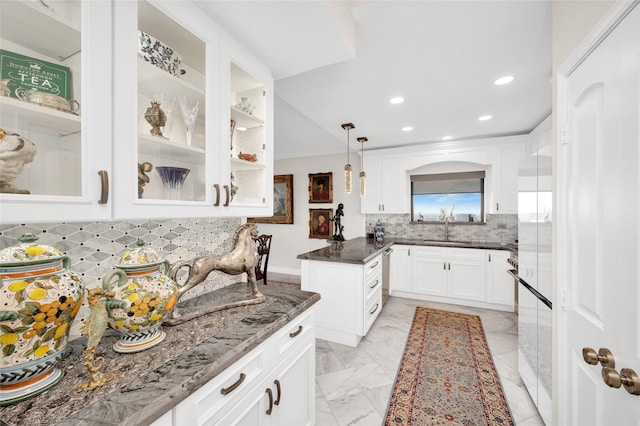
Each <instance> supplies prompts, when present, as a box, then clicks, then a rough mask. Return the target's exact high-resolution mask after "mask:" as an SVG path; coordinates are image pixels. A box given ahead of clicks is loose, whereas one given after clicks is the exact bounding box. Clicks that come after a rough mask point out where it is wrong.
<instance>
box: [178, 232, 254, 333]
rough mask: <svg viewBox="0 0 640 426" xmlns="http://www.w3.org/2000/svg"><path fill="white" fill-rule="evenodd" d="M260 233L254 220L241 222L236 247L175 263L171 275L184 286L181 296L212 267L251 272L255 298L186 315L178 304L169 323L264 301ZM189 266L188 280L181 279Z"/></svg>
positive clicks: (248, 273)
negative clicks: (259, 270)
mask: <svg viewBox="0 0 640 426" xmlns="http://www.w3.org/2000/svg"><path fill="white" fill-rule="evenodd" d="M257 235H258V229H257V227H256V225H255V224H253V223H246V224H244V225H242V226H240V227H239V228H238V229H237V230H236V233H235V235H234V242H233V245H234V247H233V250H231V251H230V252H229V253H227V254H223V255H222V256H213V255H209V256H200V257H196V258H195V259H192V260H184V261H181V262H177V263H175V264H173V265H172V266H171V269H170V271H169V277H170V278H171V279H172V280H173V281H175V282H176V283H177V284H178V286H179V287H180V288H179V290H178V300H180V297H182V295H183V294H185V293H186V292H187V291H189V290H190V289H192V288H193V287H195V286H196V285H198V284H200V283H201V282H203V281H204V280H205V279H207V277H208V276H209V274H210V273H211V272H212V271H221V272H224V273H226V274H230V275H238V274H242V273H245V272H246V273H247V276H248V281H249V285H250V286H251V293H252V296H253V297H252V298H250V299H246V300H240V301H236V302H231V303H227V304H224V305H220V306H215V307H212V308H210V309H208V310H207V311H199V312H197V313H196V312H194V313H192V315H189V318H182V314H181V313H180V312H179V311H178V309H177V307H176V309H174V310H173V313H172V315H171V319H172V320H174V321H171V320H169V321H167V322H168V323H169V324H172V323H173V324H178V323H180V322H183V321H186V320H188V319H191V318H194V317H196V316H199V315H204V314H208V313H211V312H215V311H220V310H223V309H229V308H236V307H239V306H247V305H254V304H258V303H262V302H264V301H265V300H266V299H265V297H264V295H263V294H262V293H261V292H260V290H258V285H257V283H256V269H255V267H256V265H257V263H258V250H257V248H256V245H255V242H254V241H253V237H256V236H257ZM185 267H187V268H189V275H188V276H187V279H186V281H185V282H184V284H180V283H179V282H178V280H177V279H176V278H177V274H178V271H179V270H180V269H182V268H185Z"/></svg>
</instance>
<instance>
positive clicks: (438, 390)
mask: <svg viewBox="0 0 640 426" xmlns="http://www.w3.org/2000/svg"><path fill="white" fill-rule="evenodd" d="M513 424H514V423H513V419H512V418H511V413H510V412H509V407H508V406H507V402H506V400H505V397H504V394H503V392H502V386H501V385H500V380H499V378H498V373H497V372H496V368H495V365H494V364H493V360H492V358H491V353H490V352H489V347H488V346H487V341H486V338H485V335H484V330H483V329H482V324H481V322H480V318H479V317H477V316H475V315H465V314H459V313H456V312H449V311H442V310H437V309H430V308H425V307H420V306H419V307H417V308H416V313H415V316H414V317H413V324H412V326H411V331H410V333H409V337H408V339H407V345H406V347H405V351H404V355H403V356H402V362H401V364H400V368H399V370H398V376H397V377H396V382H395V385H394V389H393V394H392V395H391V401H390V402H389V407H388V408H387V415H386V421H385V426H391V425H403V426H409V425H464V426H472V425H473V426H478V425H513Z"/></svg>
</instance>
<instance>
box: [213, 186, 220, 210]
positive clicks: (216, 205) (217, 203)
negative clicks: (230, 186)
mask: <svg viewBox="0 0 640 426" xmlns="http://www.w3.org/2000/svg"><path fill="white" fill-rule="evenodd" d="M213 187H214V188H215V189H216V202H215V203H213V206H214V207H218V206H219V205H220V185H219V184H217V183H214V184H213Z"/></svg>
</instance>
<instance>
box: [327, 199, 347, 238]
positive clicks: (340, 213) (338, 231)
mask: <svg viewBox="0 0 640 426" xmlns="http://www.w3.org/2000/svg"><path fill="white" fill-rule="evenodd" d="M343 208H344V204H342V203H340V204H338V209H337V210H336V214H335V215H334V216H333V219H330V220H331V221H332V222H333V223H334V226H335V232H334V233H333V241H344V237H343V236H342V231H344V226H342V224H341V223H340V221H341V219H340V218H341V217H342V216H344V212H343V211H342V209H343Z"/></svg>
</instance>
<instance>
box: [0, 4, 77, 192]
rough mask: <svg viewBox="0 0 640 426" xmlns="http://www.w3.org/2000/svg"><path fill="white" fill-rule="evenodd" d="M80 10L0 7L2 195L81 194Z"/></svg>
mask: <svg viewBox="0 0 640 426" xmlns="http://www.w3.org/2000/svg"><path fill="white" fill-rule="evenodd" d="M81 6H82V2H80V1H50V2H47V3H45V2H33V1H4V0H3V1H2V2H0V17H1V22H0V45H1V46H2V49H1V51H0V56H1V59H0V73H1V75H0V78H1V80H2V81H1V84H0V90H1V93H0V95H1V96H0V111H1V116H0V120H1V121H0V126H1V127H2V129H3V134H4V136H3V138H2V145H1V153H2V156H3V163H2V164H1V165H0V192H2V193H9V194H19V195H18V196H19V197H22V196H24V197H29V198H33V197H37V196H81V195H82V193H83V187H82V183H83V179H82V134H81V119H80V116H81V114H82V108H81V107H82V105H80V104H79V103H78V102H77V101H76V100H80V99H81V95H82V93H81V79H80V75H81V68H80V67H81V56H82V55H81V43H82V40H81V25H80V8H81ZM5 160H8V162H5Z"/></svg>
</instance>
